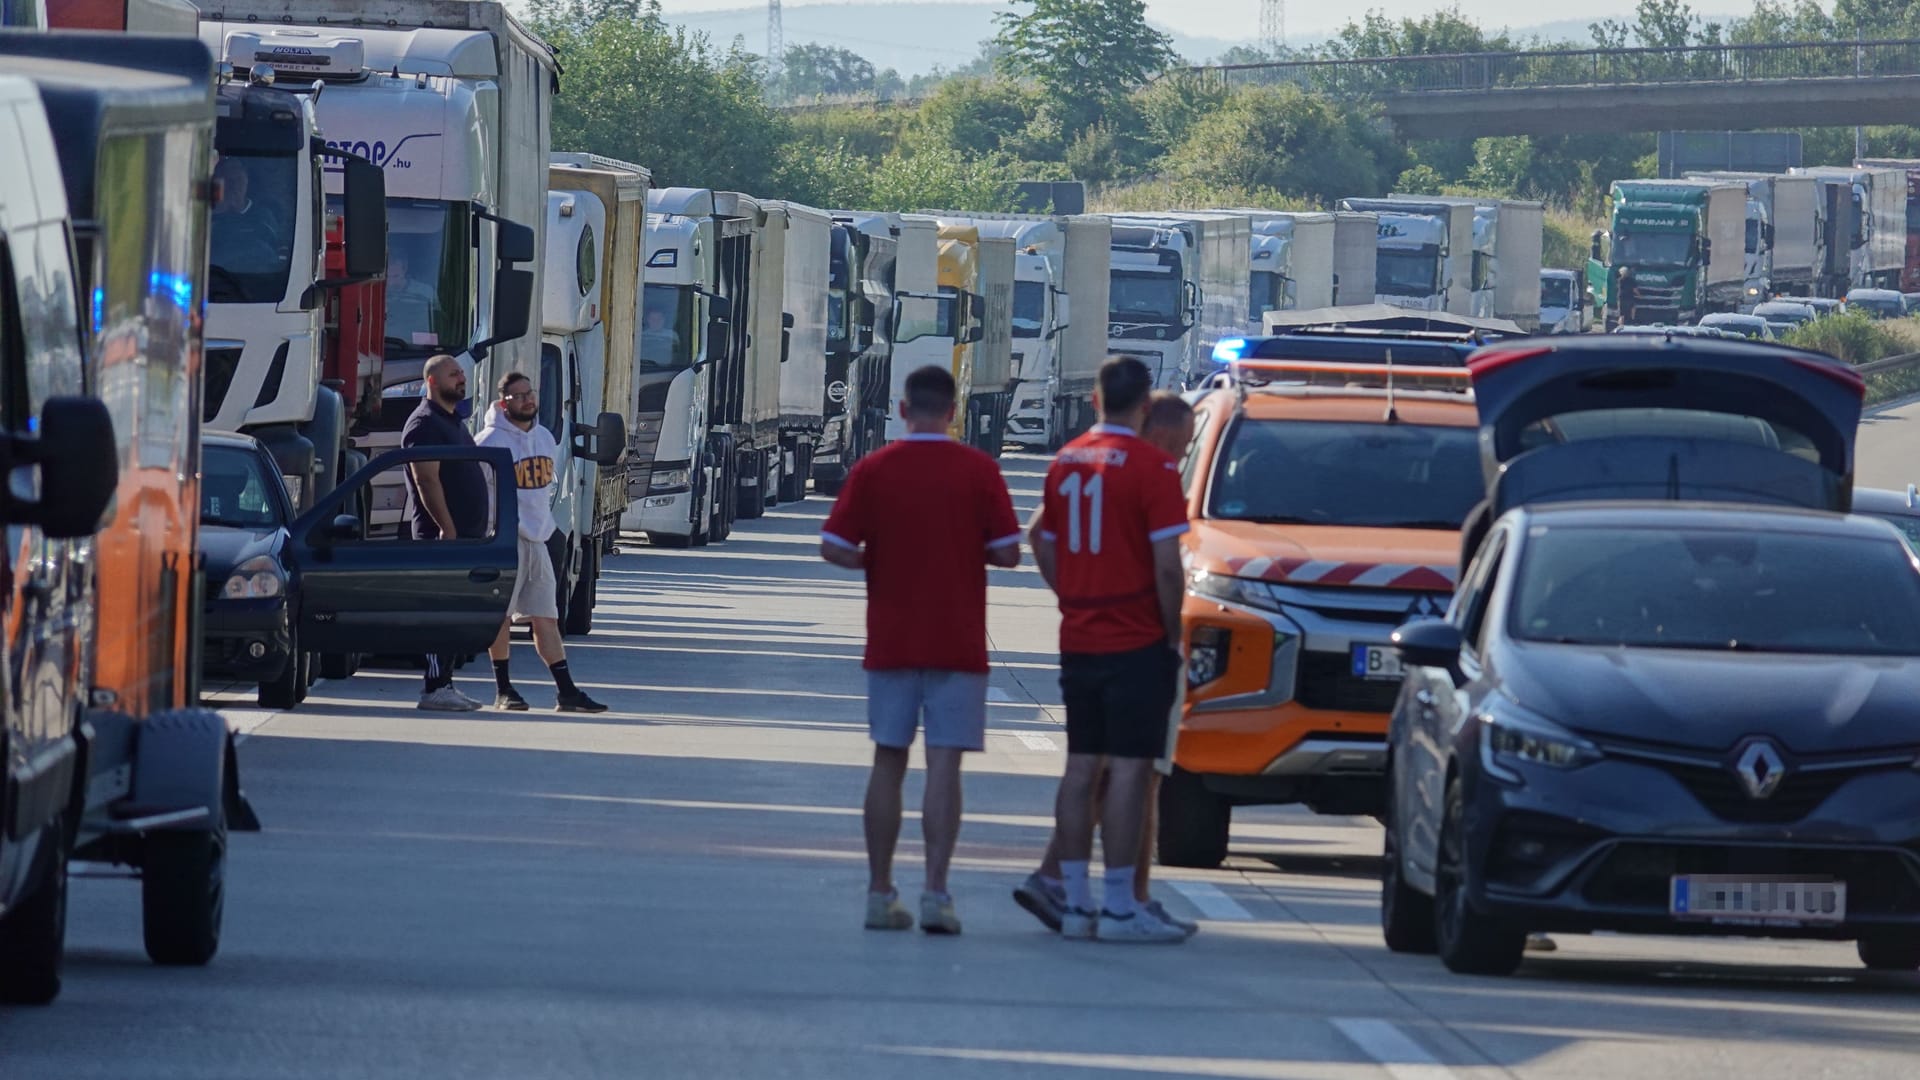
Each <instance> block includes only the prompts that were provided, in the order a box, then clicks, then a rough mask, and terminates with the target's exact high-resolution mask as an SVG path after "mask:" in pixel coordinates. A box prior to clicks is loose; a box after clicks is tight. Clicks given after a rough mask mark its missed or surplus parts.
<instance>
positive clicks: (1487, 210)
mask: <svg viewBox="0 0 1920 1080" xmlns="http://www.w3.org/2000/svg"><path fill="white" fill-rule="evenodd" d="M1474 215H1475V218H1476V219H1477V221H1478V222H1479V223H1480V225H1481V226H1482V227H1483V229H1484V233H1483V240H1484V241H1486V243H1484V244H1476V251H1475V258H1476V259H1477V258H1479V250H1480V249H1481V248H1483V247H1488V248H1491V249H1492V251H1493V260H1492V263H1491V265H1490V266H1488V267H1486V268H1485V271H1484V274H1482V275H1480V278H1481V280H1480V282H1479V283H1480V284H1481V285H1482V286H1484V289H1483V291H1484V292H1485V293H1486V294H1487V295H1488V297H1489V298H1490V300H1489V306H1488V310H1487V311H1486V312H1484V313H1482V316H1481V317H1483V318H1493V319H1505V320H1506V321H1508V322H1511V323H1515V324H1517V325H1518V326H1519V327H1520V328H1521V329H1522V330H1525V331H1527V332H1528V333H1533V332H1534V331H1536V330H1538V329H1539V327H1540V263H1541V257H1542V249H1543V246H1544V244H1545V241H1546V234H1545V229H1546V215H1547V208H1546V204H1544V203H1537V202H1527V201H1524V200H1520V199H1490V200H1487V201H1485V202H1483V203H1481V204H1480V205H1479V206H1477V207H1475V208H1474Z"/></svg>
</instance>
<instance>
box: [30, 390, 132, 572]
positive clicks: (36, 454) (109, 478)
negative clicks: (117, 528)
mask: <svg viewBox="0 0 1920 1080" xmlns="http://www.w3.org/2000/svg"><path fill="white" fill-rule="evenodd" d="M9 441H10V442H11V444H12V445H11V446H10V447H9V448H8V451H9V452H8V456H9V457H10V458H11V459H12V460H11V461H10V462H8V463H7V464H8V465H10V466H12V467H18V466H21V465H38V466H39V467H40V482H39V485H38V487H39V491H38V494H39V498H38V499H37V500H29V499H23V498H20V497H19V496H18V495H17V494H12V495H10V496H9V497H8V498H7V505H8V511H9V512H8V514H7V520H8V522H9V523H11V524H17V525H33V526H37V527H38V528H39V529H40V531H41V532H43V533H45V534H46V535H47V536H49V537H51V538H53V539H56V540H73V539H77V538H79V537H83V536H92V535H93V534H94V533H96V532H98V531H99V530H100V519H101V517H102V516H103V515H105V514H106V512H107V507H108V506H110V505H112V503H113V493H114V491H115V490H116V489H117V488H118V487H119V486H120V455H119V451H118V449H117V446H118V444H117V443H116V442H115V440H114V435H113V415H112V414H111V413H109V412H108V411H107V406H106V404H105V403H104V402H102V401H101V400H100V399H99V398H93V397H78V396H75V397H54V398H48V399H47V402H46V404H45V405H43V406H42V407H41V409H40V432H39V434H38V435H37V436H30V435H29V436H14V437H13V438H12V439H11V440H9ZM8 471H9V472H10V471H11V469H9V470H8ZM9 486H11V482H10V485H9Z"/></svg>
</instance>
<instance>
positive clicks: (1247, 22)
mask: <svg viewBox="0 0 1920 1080" xmlns="http://www.w3.org/2000/svg"><path fill="white" fill-rule="evenodd" d="M882 2H886V0H882ZM899 2H900V3H902V4H906V3H910V2H911V0H899ZM1146 3H1147V16H1148V17H1149V18H1151V19H1153V20H1154V21H1155V22H1158V23H1162V24H1165V25H1167V26H1170V27H1173V28H1174V29H1177V30H1179V31H1181V32H1183V33H1188V34H1196V35H1202V36H1205V37H1217V38H1228V39H1237V38H1251V37H1257V36H1258V34H1259V26H1260V5H1259V0H1146ZM747 6H750V4H749V3H742V0H661V8H662V9H663V10H664V11H665V12H666V13H668V14H673V13H675V12H689V11H714V10H719V9H724V8H740V7H747ZM781 6H782V9H783V10H786V9H791V8H796V7H802V6H808V0H782V4H781ZM983 6H987V7H997V6H1000V5H998V4H993V3H987V4H984V5H983ZM1442 6H1445V3H1444V0H1361V2H1360V3H1359V4H1354V5H1350V6H1349V5H1328V4H1323V3H1322V4H1316V3H1312V2H1303V0H1289V3H1288V4H1287V36H1288V37H1289V38H1290V39H1291V38H1295V37H1301V38H1304V37H1320V36H1324V35H1326V34H1327V33H1330V32H1331V31H1333V30H1337V29H1339V28H1340V27H1341V26H1342V25H1344V24H1345V23H1346V22H1347V20H1348V19H1350V18H1353V17H1355V16H1358V15H1360V14H1361V13H1363V12H1364V11H1366V10H1367V9H1368V8H1369V7H1371V8H1378V9H1379V10H1381V11H1383V12H1385V13H1386V14H1387V15H1388V16H1390V17H1394V18H1398V17H1400V16H1403V15H1424V14H1427V13H1428V12H1431V11H1433V10H1435V9H1436V8H1439V7H1442ZM1459 6H1460V9H1461V11H1462V12H1464V13H1465V14H1466V15H1467V16H1468V17H1469V18H1471V19H1474V20H1476V21H1478V22H1480V23H1482V24H1484V25H1486V26H1487V27H1488V28H1489V29H1497V28H1499V27H1501V26H1516V27H1518V26H1537V25H1540V24H1542V23H1550V22H1559V21H1562V20H1566V19H1579V20H1585V21H1590V20H1594V19H1601V18H1606V17H1609V16H1615V15H1624V14H1628V13H1630V12H1631V11H1632V10H1633V7H1634V0H1587V2H1586V3H1582V4H1580V5H1578V6H1577V7H1574V8H1555V7H1553V6H1551V5H1548V6H1546V7H1542V6H1541V5H1540V4H1539V3H1537V2H1528V0H1459ZM1694 6H1695V7H1696V8H1697V9H1698V8H1702V7H1706V8H1713V7H1716V6H1731V7H1744V6H1745V5H1744V4H1739V3H1736V4H1732V5H1714V4H1711V3H1709V4H1706V5H1702V4H1699V3H1696V4H1695V5H1694Z"/></svg>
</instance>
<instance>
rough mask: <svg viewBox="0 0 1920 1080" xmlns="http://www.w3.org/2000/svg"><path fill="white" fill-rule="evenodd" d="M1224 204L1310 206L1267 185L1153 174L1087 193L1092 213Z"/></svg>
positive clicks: (1281, 207)
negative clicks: (1219, 183) (1220, 184)
mask: <svg viewBox="0 0 1920 1080" xmlns="http://www.w3.org/2000/svg"><path fill="white" fill-rule="evenodd" d="M1224 206H1257V207H1260V208H1261V209H1263V210H1312V209H1314V205H1313V204H1312V203H1310V202H1307V201H1305V200H1303V199H1298V198H1294V197H1291V196H1287V195H1282V194H1281V193H1280V192H1277V191H1274V190H1272V189H1270V188H1254V189H1248V188H1242V187H1231V186H1228V187H1218V186H1214V185H1209V184H1205V183H1202V182H1200V181H1198V180H1186V179H1176V178H1168V177H1155V178H1153V179H1149V180H1140V181H1137V182H1135V183H1131V184H1112V185H1108V186H1106V187H1101V188H1095V189H1093V190H1091V191H1089V192H1088V193H1087V210H1088V211H1090V212H1092V213H1095V214H1125V213H1144V212H1146V211H1150V210H1210V209H1214V208H1217V207H1224Z"/></svg>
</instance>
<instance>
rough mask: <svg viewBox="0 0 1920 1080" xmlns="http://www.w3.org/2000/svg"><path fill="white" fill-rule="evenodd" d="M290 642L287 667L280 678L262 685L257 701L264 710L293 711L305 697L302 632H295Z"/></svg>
mask: <svg viewBox="0 0 1920 1080" xmlns="http://www.w3.org/2000/svg"><path fill="white" fill-rule="evenodd" d="M289 640H290V649H289V651H288V653H287V666H286V667H285V668H284V669H283V670H282V671H281V672H280V674H279V676H278V677H276V678H274V679H271V680H268V681H267V682H263V683H261V684H260V693H259V695H258V697H257V699H256V700H258V701H259V703H260V707H261V708H263V709H291V708H293V707H295V706H296V705H299V704H300V699H301V698H302V697H304V696H305V690H306V688H305V687H304V686H302V685H301V684H302V683H303V682H305V681H306V672H305V671H304V670H303V668H304V667H305V665H304V664H303V663H302V659H303V658H304V656H305V654H304V653H302V652H301V651H300V632H299V631H298V630H295V631H293V634H292V637H291V638H290V639H289Z"/></svg>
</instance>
